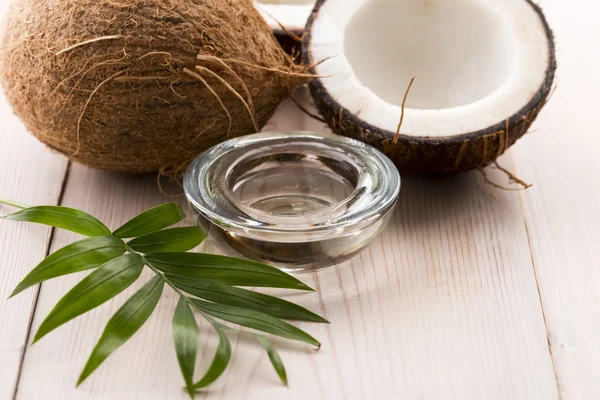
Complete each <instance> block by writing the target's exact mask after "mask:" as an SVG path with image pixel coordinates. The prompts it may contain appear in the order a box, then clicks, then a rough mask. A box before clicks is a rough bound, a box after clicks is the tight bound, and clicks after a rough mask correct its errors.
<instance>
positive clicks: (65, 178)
mask: <svg viewBox="0 0 600 400" xmlns="http://www.w3.org/2000/svg"><path fill="white" fill-rule="evenodd" d="M70 172H71V161H70V160H69V161H67V167H66V168H65V172H64V173H63V178H62V182H61V186H60V192H59V193H58V199H57V200H56V205H57V206H60V205H61V204H62V201H63V196H64V194H65V190H66V189H67V183H68V181H69V174H70ZM55 233H56V228H54V227H53V228H52V229H51V230H50V235H49V236H48V245H47V246H46V251H45V254H44V258H46V257H48V256H49V255H50V249H51V248H52V242H53V241H54V234H55ZM42 285H43V282H42V283H40V284H39V285H37V288H36V290H35V296H34V298H33V308H32V310H31V315H30V316H29V321H28V322H27V334H26V335H25V344H24V345H23V352H22V353H21V359H20V361H19V368H18V371H17V379H16V380H15V388H14V391H13V395H12V399H13V400H16V399H17V394H18V392H19V383H20V381H21V375H22V373H23V365H24V364H25V356H26V354H27V349H28V348H29V340H30V338H31V331H32V329H33V320H34V318H35V312H36V310H37V305H38V301H39V299H40V293H41V291H42Z"/></svg>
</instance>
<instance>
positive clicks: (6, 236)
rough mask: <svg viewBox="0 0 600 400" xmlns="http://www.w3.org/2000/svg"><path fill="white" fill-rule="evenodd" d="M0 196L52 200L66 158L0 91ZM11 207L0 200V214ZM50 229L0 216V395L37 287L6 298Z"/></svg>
mask: <svg viewBox="0 0 600 400" xmlns="http://www.w3.org/2000/svg"><path fill="white" fill-rule="evenodd" d="M0 167H1V170H0V197H4V198H7V199H11V200H14V201H19V202H22V203H25V204H56V203H57V201H58V197H59V194H60V190H61V186H62V181H63V177H64V175H65V171H66V167H67V161H66V159H65V158H64V157H62V156H59V155H57V154H54V153H51V152H50V151H49V150H48V149H47V148H45V147H44V146H43V145H42V144H41V143H39V142H38V141H37V140H36V139H35V138H33V137H32V136H31V135H30V134H29V133H27V131H26V130H25V128H24V127H23V125H22V124H21V123H20V122H19V121H18V119H17V118H16V117H15V116H13V115H12V111H11V109H10V107H9V106H8V104H7V102H6V100H5V99H4V96H2V95H0ZM14 211H16V209H14V208H10V207H6V206H2V205H0V215H6V214H9V213H11V212H14ZM50 233H51V229H50V228H47V227H42V226H34V225H28V224H19V223H15V222H9V221H0V249H1V256H0V257H1V259H0V399H9V398H11V396H12V395H13V392H14V388H15V383H16V379H17V376H18V373H19V368H20V364H21V356H22V353H23V350H24V346H25V342H26V337H27V332H28V329H29V322H30V319H31V315H32V313H33V310H34V305H35V301H36V297H37V288H35V289H29V290H28V291H27V292H25V293H22V294H21V295H19V296H17V297H15V298H12V299H7V298H8V296H9V295H10V293H11V292H12V291H13V289H14V288H15V287H16V286H17V284H18V283H19V282H20V281H21V279H23V277H24V276H25V275H26V274H27V272H28V271H29V270H30V269H32V268H33V267H34V266H35V265H36V264H37V263H38V262H39V261H40V260H41V259H42V258H44V257H45V256H46V252H47V251H48V244H49V240H50Z"/></svg>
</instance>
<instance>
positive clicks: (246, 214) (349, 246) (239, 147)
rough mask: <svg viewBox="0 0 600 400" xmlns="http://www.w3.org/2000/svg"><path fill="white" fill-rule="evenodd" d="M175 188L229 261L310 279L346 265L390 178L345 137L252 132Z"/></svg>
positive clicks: (389, 199) (376, 157) (376, 214)
mask: <svg viewBox="0 0 600 400" xmlns="http://www.w3.org/2000/svg"><path fill="white" fill-rule="evenodd" d="M184 189H185V193H186V196H187V198H188V200H189V202H190V204H191V205H192V207H193V208H194V209H195V210H196V211H197V212H198V222H199V224H200V226H202V227H203V228H204V229H205V230H206V233H207V235H208V237H209V239H210V240H213V241H214V242H215V243H216V244H217V245H218V246H219V247H220V248H222V249H225V250H226V251H227V252H228V253H229V254H232V255H239V254H241V255H243V256H246V257H248V258H250V259H253V260H257V261H262V262H265V263H267V264H270V265H274V266H277V267H279V268H282V269H283V270H285V271H289V272H310V271H314V270H317V269H321V268H325V267H328V266H331V265H335V264H339V263H341V262H343V261H346V260H348V259H349V258H351V257H353V256H354V255H356V254H357V253H358V252H360V251H361V250H363V249H364V248H365V247H366V246H367V245H368V244H369V243H371V242H372V241H373V240H374V239H375V237H376V236H377V235H378V234H379V233H381V231H382V230H383V229H384V228H385V226H386V225H387V223H388V222H389V219H390V216H391V214H392V211H393V209H394V206H395V205H396V201H397V198H398V193H399V191H400V175H399V174H398V171H397V170H396V168H395V167H394V165H393V164H392V162H391V161H390V160H389V159H388V158H387V157H385V156H384V155H383V154H382V153H380V152H379V151H377V150H376V149H374V148H372V147H370V146H368V145H366V144H364V143H361V142H359V141H356V140H354V139H349V138H346V137H342V136H337V135H331V134H326V133H313V132H285V133H258V134H254V135H249V136H244V137H240V138H236V139H232V140H229V141H226V142H224V143H221V144H219V145H217V146H215V147H213V148H211V149H209V150H207V151H206V152H204V153H202V154H201V155H200V156H199V157H198V158H197V159H196V160H195V161H194V162H193V163H192V164H191V165H190V167H189V168H188V170H187V172H186V174H185V178H184ZM224 245H226V246H224ZM231 249H233V250H235V251H236V252H237V253H239V254H235V253H232V252H231Z"/></svg>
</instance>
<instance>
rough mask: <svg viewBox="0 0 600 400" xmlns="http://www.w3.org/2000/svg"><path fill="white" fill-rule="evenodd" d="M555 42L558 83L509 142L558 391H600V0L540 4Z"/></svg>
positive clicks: (567, 396)
mask: <svg viewBox="0 0 600 400" xmlns="http://www.w3.org/2000/svg"><path fill="white" fill-rule="evenodd" d="M542 6H544V10H545V12H546V15H547V17H548V19H549V22H550V24H551V26H552V27H553V28H554V31H555V34H556V40H557V48H558V60H559V69H558V80H557V82H558V87H557V90H556V92H555V94H554V96H553V98H552V100H551V102H550V103H549V104H548V105H547V106H546V107H547V108H546V109H545V110H544V112H543V114H542V116H541V117H540V120H539V122H538V123H537V124H536V126H535V127H534V129H535V133H533V134H530V135H529V136H528V137H527V138H526V139H524V140H523V143H522V144H520V145H519V146H518V147H517V148H516V151H515V159H516V161H517V165H518V172H519V175H520V176H522V177H524V178H526V179H528V180H529V181H531V182H533V183H534V186H533V187H532V188H531V189H530V190H528V191H527V192H524V193H523V194H522V195H521V198H522V200H523V207H524V210H525V216H526V222H527V227H528V231H529V243H530V246H531V250H532V254H533V262H534V265H535V270H536V273H537V278H538V284H539V290H540V294H541V298H542V304H543V308H544V312H545V317H546V323H547V326H548V332H549V338H548V339H549V343H550V346H551V350H552V355H553V358H554V363H555V365H556V372H557V377H558V383H559V387H560V391H561V395H562V399H564V400H571V399H598V398H600V379H599V378H598V371H600V340H599V337H600V268H599V266H600V182H599V181H598V173H597V172H596V171H597V170H598V163H597V162H598V157H597V151H598V149H599V148H600V136H599V135H598V134H599V132H598V127H599V126H600V113H598V110H597V108H598V107H597V105H598V99H597V92H598V89H600V77H599V76H598V71H599V70H600V55H598V53H597V52H593V51H592V52H590V51H589V47H590V46H593V45H594V43H595V41H596V39H597V38H598V37H600V26H599V25H598V23H597V20H596V16H597V15H598V13H599V12H600V5H599V4H598V2H592V1H579V2H576V4H567V3H566V2H564V1H560V0H546V1H544V2H543V3H542Z"/></svg>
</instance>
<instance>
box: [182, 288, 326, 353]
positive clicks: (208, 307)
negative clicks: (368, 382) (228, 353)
mask: <svg viewBox="0 0 600 400" xmlns="http://www.w3.org/2000/svg"><path fill="white" fill-rule="evenodd" d="M190 301H191V302H192V303H193V304H194V305H195V306H196V307H198V309H199V310H201V311H202V312H205V313H207V314H210V315H212V316H213V317H216V318H220V319H222V320H225V321H228V322H232V323H234V324H237V325H241V326H245V327H248V328H252V329H256V330H259V331H262V332H266V333H271V334H273V335H276V336H281V337H283V338H286V339H291V340H298V341H301V342H305V343H308V344H312V345H313V346H317V347H320V346H321V343H319V342H318V341H317V339H315V338H313V337H312V336H310V335H309V334H308V333H306V332H304V331H303V330H301V329H299V328H296V327H295V326H293V325H290V324H288V323H287V322H284V321H282V320H280V319H277V318H275V317H272V316H270V315H267V314H263V313H261V312H258V311H254V310H245V309H243V308H239V307H232V306H226V305H223V304H216V303H209V302H206V301H204V300H198V299H190Z"/></svg>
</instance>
